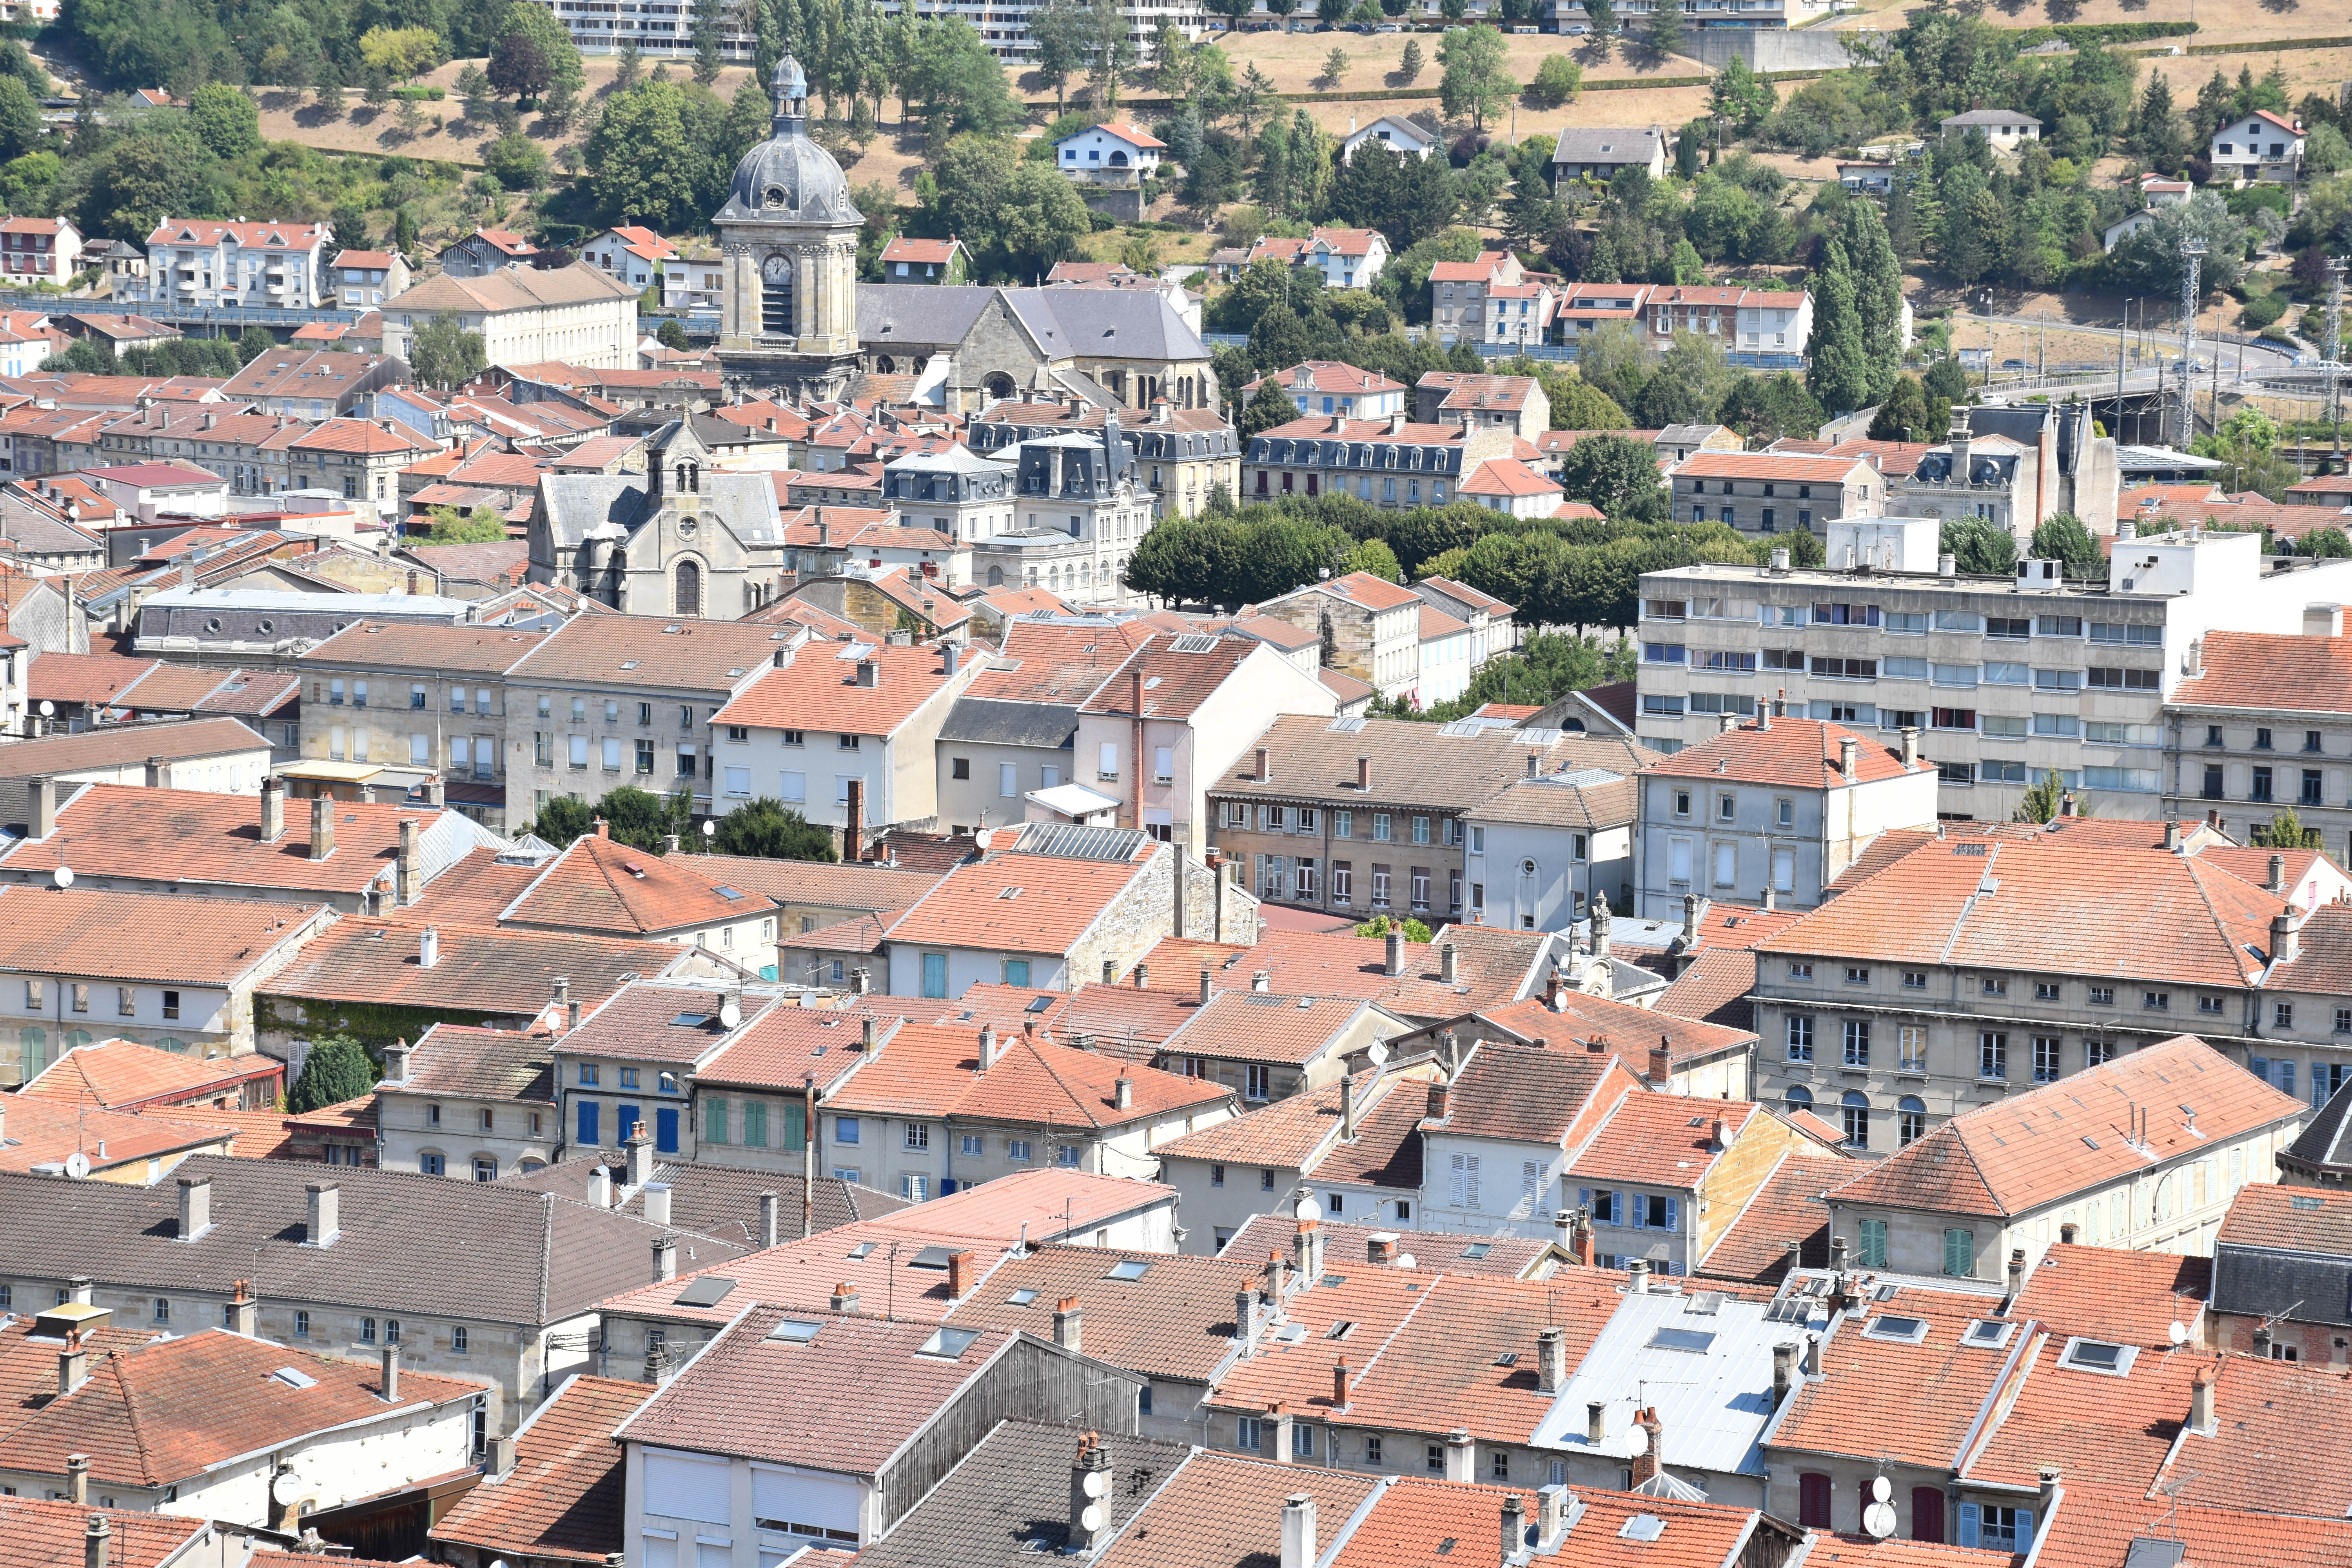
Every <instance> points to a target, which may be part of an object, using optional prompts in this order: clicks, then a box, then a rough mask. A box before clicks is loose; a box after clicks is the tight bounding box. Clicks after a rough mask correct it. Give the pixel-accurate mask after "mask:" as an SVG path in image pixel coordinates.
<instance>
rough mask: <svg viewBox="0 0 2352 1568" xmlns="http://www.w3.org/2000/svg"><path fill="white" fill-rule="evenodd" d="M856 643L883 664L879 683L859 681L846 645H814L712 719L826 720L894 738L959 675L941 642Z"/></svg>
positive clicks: (765, 723) (831, 725)
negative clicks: (949, 669) (945, 664)
mask: <svg viewBox="0 0 2352 1568" xmlns="http://www.w3.org/2000/svg"><path fill="white" fill-rule="evenodd" d="M854 646H857V647H863V648H864V649H865V650H866V651H865V654H864V658H865V659H866V660H870V661H872V662H873V663H874V665H875V666H876V667H877V670H878V672H879V675H878V679H877V681H876V682H875V684H874V685H872V686H861V685H859V684H858V683H857V663H858V661H854V660H851V659H848V658H842V657H841V654H842V653H843V652H844V651H845V650H844V649H842V648H840V647H836V646H835V645H834V644H831V643H822V642H813V643H810V644H808V645H807V646H805V647H802V648H801V649H800V650H799V651H798V653H796V654H795V655H793V657H792V659H791V662H789V663H788V664H786V665H785V666H784V667H783V668H781V669H779V668H774V667H773V666H771V667H770V668H768V669H767V670H765V671H763V672H762V673H761V675H760V676H759V677H758V678H757V679H754V680H753V681H752V682H751V685H750V686H748V687H746V688H745V689H742V690H741V691H740V693H739V694H738V695H737V696H736V697H735V698H733V699H732V700H730V701H729V702H728V703H727V704H726V705H725V706H724V707H722V708H721V709H719V712H718V714H717V716H716V717H714V718H713V719H712V720H711V722H712V723H714V724H750V725H759V726H762V727H766V728H792V729H799V728H801V727H802V726H803V725H808V724H811V723H814V722H816V721H819V720H821V721H822V722H823V727H824V729H826V730H829V731H835V732H837V733H840V734H845V735H891V734H895V733H897V731H898V729H899V727H900V726H901V725H903V724H905V723H906V722H907V721H908V719H909V718H910V717H912V716H913V714H914V712H915V710H917V709H919V708H920V707H921V706H922V705H923V704H924V703H925V702H927V701H929V700H930V699H931V698H932V697H934V696H936V695H937V694H938V693H939V692H940V690H941V689H943V688H945V687H946V686H947V685H948V684H949V683H950V681H951V680H952V679H954V678H953V677H951V676H950V675H948V674H947V673H946V671H945V670H944V668H942V660H941V656H940V650H939V649H938V648H936V647H874V646H873V645H871V644H859V645H854Z"/></svg>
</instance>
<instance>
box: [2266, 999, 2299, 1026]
mask: <svg viewBox="0 0 2352 1568" xmlns="http://www.w3.org/2000/svg"><path fill="white" fill-rule="evenodd" d="M2271 1026H2272V1027H2273V1028H2275V1029H2292V1028H2294V1003H2292V1002H2279V1003H2274V1004H2273V1005H2272V1007H2271Z"/></svg>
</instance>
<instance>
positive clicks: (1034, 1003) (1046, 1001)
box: [1021, 996, 1054, 1013]
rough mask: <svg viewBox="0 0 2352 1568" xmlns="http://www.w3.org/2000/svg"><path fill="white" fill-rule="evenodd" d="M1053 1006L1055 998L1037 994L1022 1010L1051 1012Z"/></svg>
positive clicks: (1026, 1011)
mask: <svg viewBox="0 0 2352 1568" xmlns="http://www.w3.org/2000/svg"><path fill="white" fill-rule="evenodd" d="M1053 1007H1054V999H1053V998H1052V997H1051V996H1036V997H1032V998H1031V999H1030V1002H1029V1005H1027V1006H1026V1007H1024V1008H1022V1009H1021V1010H1022V1011H1023V1012H1024V1013H1049V1012H1051V1011H1053Z"/></svg>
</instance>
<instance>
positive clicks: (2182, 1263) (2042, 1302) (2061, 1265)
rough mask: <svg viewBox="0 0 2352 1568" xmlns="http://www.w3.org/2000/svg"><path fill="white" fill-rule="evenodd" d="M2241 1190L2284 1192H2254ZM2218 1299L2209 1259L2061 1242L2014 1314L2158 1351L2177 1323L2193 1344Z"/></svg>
mask: <svg viewBox="0 0 2352 1568" xmlns="http://www.w3.org/2000/svg"><path fill="white" fill-rule="evenodd" d="M2284 1190H2285V1189H2283V1188H2278V1187H2269V1186H2250V1187H2246V1188H2243V1189H2242V1191H2244V1192H2248V1193H2258V1192H2280V1191H2284ZM2233 1212H2234V1211H2233ZM2223 1223H2224V1225H2226V1224H2227V1223H2228V1222H2227V1221H2226V1220H2225V1221H2224V1222H2223ZM2212 1295H2213V1260H2212V1259H2211V1258H2187V1257H2180V1256H2177V1255H2175V1254H2173V1253H2169V1252H2126V1251H2125V1250H2124V1249H2122V1248H2121V1247H2080V1246H2075V1245H2073V1244H2071V1243H2067V1242H2058V1243H2055V1244H2053V1246H2052V1247H2050V1249H2049V1250H2048V1251H2046V1252H2044V1253H2043V1254H2042V1261H2041V1262H2040V1263H2038V1264H2036V1265H2035V1266H2034V1268H2033V1272H2032V1274H2030V1275H2029V1276H2027V1278H2026V1281H2025V1289H2023V1290H2021V1291H2020V1292H2019V1293H2018V1298H2017V1303H2016V1305H2015V1306H2014V1307H2012V1308H2011V1314H2012V1315H2013V1316H2015V1317H2019V1318H2032V1319H2033V1320H2034V1321H2037V1322H2039V1323H2041V1324H2042V1326H2043V1327H2044V1328H2046V1329H2048V1330H2050V1331H2052V1332H2053V1333H2055V1334H2060V1335H2068V1334H2079V1335H2081V1336H2082V1337H2084V1339H2093V1340H2104V1341H2106V1342H2109V1343H2111V1344H2119V1345H2140V1346H2144V1347H2146V1348H2147V1349H2149V1350H2158V1351H2160V1350H2164V1349H2166V1348H2167V1347H2168V1346H2169V1345H2170V1344H2171V1343H2172V1325H2173V1324H2175V1323H2185V1324H2187V1325H2188V1327H2189V1331H2190V1334H2191V1337H2192V1339H2193V1338H2194V1337H2195V1333H2196V1329H2197V1320H2198V1319H2199V1318H2200V1316H2202V1315H2203V1313H2204V1311H2205V1304H2206V1302H2207V1301H2209V1300H2211V1298H2212Z"/></svg>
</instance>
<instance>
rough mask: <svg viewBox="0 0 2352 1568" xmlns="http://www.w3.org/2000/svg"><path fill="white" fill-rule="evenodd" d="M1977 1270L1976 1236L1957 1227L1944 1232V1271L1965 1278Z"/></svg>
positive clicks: (1956, 1277)
mask: <svg viewBox="0 0 2352 1568" xmlns="http://www.w3.org/2000/svg"><path fill="white" fill-rule="evenodd" d="M1976 1271H1977V1236H1976V1232H1974V1231H1972V1230H1960V1229H1958V1228H1954V1229H1950V1230H1947V1231H1945V1232H1944V1272H1945V1273H1947V1274H1948V1275H1950V1276H1951V1277H1952V1278H1954V1279H1968V1278H1969V1277H1970V1276H1972V1275H1973V1274H1975V1273H1976Z"/></svg>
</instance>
